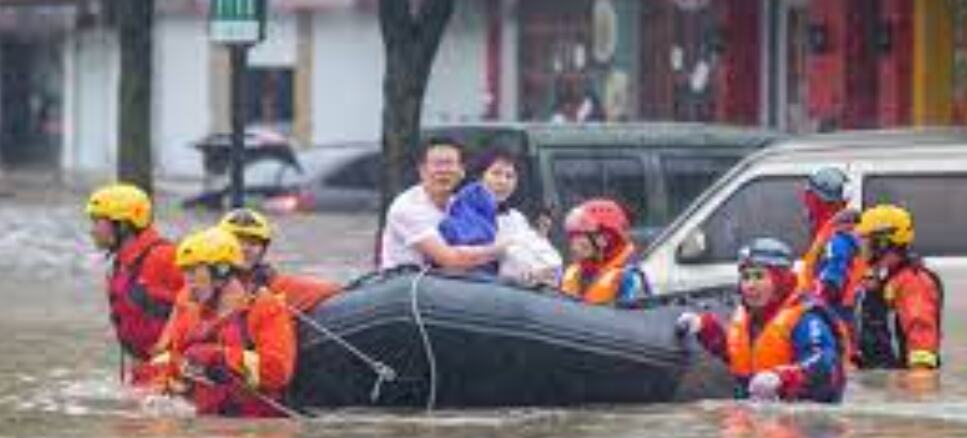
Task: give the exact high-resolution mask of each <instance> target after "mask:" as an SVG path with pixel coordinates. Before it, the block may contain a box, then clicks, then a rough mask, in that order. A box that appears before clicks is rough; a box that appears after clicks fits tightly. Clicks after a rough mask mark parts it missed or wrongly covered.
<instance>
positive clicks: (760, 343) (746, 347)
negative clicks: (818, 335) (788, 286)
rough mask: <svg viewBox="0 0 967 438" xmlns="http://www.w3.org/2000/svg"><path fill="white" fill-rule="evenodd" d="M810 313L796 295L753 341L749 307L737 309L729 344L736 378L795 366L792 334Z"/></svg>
mask: <svg viewBox="0 0 967 438" xmlns="http://www.w3.org/2000/svg"><path fill="white" fill-rule="evenodd" d="M807 309H808V308H807V306H805V305H803V304H802V303H801V302H800V300H799V295H798V294H795V293H794V294H792V295H791V296H790V297H789V298H788V299H787V300H786V301H785V302H784V303H783V304H782V306H781V307H780V308H779V310H778V311H777V312H776V314H775V315H774V316H773V317H772V319H770V320H769V321H768V322H767V323H766V325H765V327H763V328H762V331H761V332H759V335H758V337H756V339H755V340H753V339H751V337H750V328H751V321H750V317H749V313H748V312H747V311H746V310H745V306H739V307H737V308H736V309H735V313H733V315H732V323H731V324H730V325H729V330H728V333H727V340H726V342H727V345H728V358H729V369H730V371H731V372H732V375H734V376H738V377H750V376H752V375H753V374H755V373H757V372H759V371H765V370H771V369H774V368H776V367H778V366H783V365H791V364H793V362H795V350H794V347H793V345H792V331H793V329H794V328H795V327H796V324H798V323H799V319H800V318H802V315H803V314H804V313H805V312H806V310H807Z"/></svg>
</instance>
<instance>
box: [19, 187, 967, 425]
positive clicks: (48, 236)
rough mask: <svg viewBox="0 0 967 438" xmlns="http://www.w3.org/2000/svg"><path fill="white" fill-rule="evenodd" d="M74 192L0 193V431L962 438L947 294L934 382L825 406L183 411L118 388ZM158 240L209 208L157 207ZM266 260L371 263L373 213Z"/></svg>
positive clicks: (290, 230)
mask: <svg viewBox="0 0 967 438" xmlns="http://www.w3.org/2000/svg"><path fill="white" fill-rule="evenodd" d="M81 200H82V197H81V196H79V195H76V194H74V195H71V194H66V195H65V194H51V193H40V194H37V193H34V194H29V195H27V196H17V197H10V196H6V197H0V229H2V232H0V272H2V273H3V274H2V276H0V299H2V300H3V301H2V304H0V334H2V335H0V437H7V436H18V437H19V436H25V437H27V436H29V437H33V436H51V437H72V436H84V437H87V436H91V437H129V436H141V437H155V436H157V437H162V436H164V437H202V436H225V437H228V436H246V437H280V438H282V437H328V436H362V435H365V436H373V435H377V436H382V435H397V436H434V437H503V436H507V437H511V436H513V437H528V436H556V437H626V436H627V437H630V436H664V437H707V436H722V437H758V436H762V437H810V438H819V437H822V438H829V437H904V438H908V437H911V436H931V437H964V436H967V357H965V354H964V353H965V351H964V348H963V347H962V345H964V344H965V341H967V327H964V324H963V323H962V322H961V320H962V319H964V318H962V317H960V315H963V314H964V312H963V311H964V310H967V303H965V301H967V300H965V299H964V298H963V297H960V296H957V294H956V292H959V291H952V290H951V291H948V309H947V312H946V313H947V323H946V327H947V337H946V339H945V359H946V366H945V368H944V370H943V372H942V373H941V375H940V376H939V378H936V379H935V378H932V377H931V376H922V375H911V374H908V373H904V372H876V373H863V374H856V373H854V375H852V376H851V378H850V383H849V388H848V393H847V397H846V401H845V403H843V404H842V405H839V406H818V405H813V404H797V405H769V404H764V405H754V404H745V403H736V402H732V401H700V402H695V403H688V404H676V405H673V404H668V405H652V406H593V407H585V408H580V409H506V410H503V409H502V410H469V411H463V410H461V411H435V412H432V413H424V412H419V411H385V410H367V409H346V410H335V411H325V412H318V413H317V414H316V415H315V416H314V417H313V418H302V419H283V420H260V421H257V420H229V419H214V418H195V417H194V416H193V415H191V413H190V408H189V407H188V406H186V405H184V404H182V403H177V402H174V401H171V400H168V399H159V398H152V397H145V396H144V395H143V394H135V393H132V392H131V391H130V390H127V389H125V388H123V387H121V386H120V385H119V384H118V379H117V365H118V349H117V347H116V345H115V344H114V341H113V335H112V332H111V328H110V325H109V323H108V318H107V316H106V303H105V302H104V296H103V292H102V290H101V283H100V281H101V275H102V272H103V269H104V267H105V263H104V259H103V257H102V256H101V255H99V254H98V253H96V252H95V251H94V250H93V249H92V248H91V245H90V243H89V240H88V238H87V234H86V226H87V224H86V221H85V218H84V216H83V213H82V206H81ZM159 216H160V222H161V224H162V229H163V230H164V231H165V232H166V233H168V234H169V235H172V236H178V235H183V234H184V233H186V232H188V231H190V230H192V229H196V228H199V227H201V226H203V225H204V224H206V223H211V222H212V221H214V220H215V217H214V216H211V215H205V214H199V213H185V212H181V211H179V210H177V209H173V208H167V207H162V208H161V211H160V214H159ZM278 221H279V224H280V226H279V229H280V233H279V236H278V238H277V240H276V242H277V243H276V244H275V246H273V251H274V253H275V255H276V261H277V262H278V263H279V264H281V265H282V266H283V267H285V268H286V269H289V270H293V271H303V272H312V273H316V274H319V275H323V276H327V277H330V278H335V279H341V280H348V279H350V278H352V277H354V276H356V275H359V274H361V273H364V272H366V270H367V269H368V267H369V266H370V262H371V257H372V256H371V249H372V247H373V237H372V236H373V229H374V228H375V226H376V220H375V218H373V217H371V216H365V215H321V216H320V215H315V216H292V217H285V218H278Z"/></svg>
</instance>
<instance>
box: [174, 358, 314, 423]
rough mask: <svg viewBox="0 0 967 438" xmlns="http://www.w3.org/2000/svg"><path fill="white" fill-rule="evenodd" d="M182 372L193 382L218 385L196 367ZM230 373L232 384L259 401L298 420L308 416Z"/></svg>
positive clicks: (211, 385) (186, 368)
mask: <svg viewBox="0 0 967 438" xmlns="http://www.w3.org/2000/svg"><path fill="white" fill-rule="evenodd" d="M181 374H182V376H183V377H184V378H185V379H186V380H188V381H190V382H193V383H197V384H202V385H205V386H208V387H212V388H215V387H217V386H218V384H216V383H215V382H213V381H212V380H211V379H209V378H208V377H207V376H205V374H204V371H202V370H199V369H197V368H196V367H185V369H183V370H182V373H181ZM228 375H229V378H230V379H231V380H232V384H233V385H234V386H236V387H240V388H242V389H243V390H244V391H245V392H247V393H248V394H249V395H251V396H253V397H255V398H257V399H259V401H261V402H262V403H265V404H267V405H269V407H271V408H272V409H275V410H276V411H278V412H280V413H282V414H284V415H285V416H286V417H289V418H292V419H296V420H304V419H306V418H308V416H307V415H303V414H301V413H299V412H296V411H295V409H292V408H290V407H288V406H286V405H284V404H282V403H280V402H279V401H278V400H276V399H274V398H272V397H269V396H267V395H265V394H263V393H262V391H259V390H258V389H256V388H253V387H251V386H249V385H248V384H246V383H245V382H243V381H242V379H241V378H239V377H238V376H237V375H235V374H234V373H232V372H229V373H228Z"/></svg>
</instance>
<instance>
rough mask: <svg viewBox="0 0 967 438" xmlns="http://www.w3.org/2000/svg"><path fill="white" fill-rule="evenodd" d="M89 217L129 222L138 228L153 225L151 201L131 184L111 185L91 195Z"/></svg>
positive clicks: (88, 205) (88, 201)
mask: <svg viewBox="0 0 967 438" xmlns="http://www.w3.org/2000/svg"><path fill="white" fill-rule="evenodd" d="M87 215H88V216H91V217H94V218H105V219H110V220H112V221H119V222H121V221H127V222H130V223H131V224H132V225H134V226H135V227H136V228H144V227H147V226H148V224H149V223H151V199H150V198H148V194H147V193H144V191H143V190H141V189H139V188H137V187H135V186H133V185H131V184H123V183H120V184H111V185H108V186H105V187H102V188H100V189H98V190H97V191H95V192H94V193H92V194H91V197H90V198H88V200H87Z"/></svg>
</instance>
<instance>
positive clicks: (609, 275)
mask: <svg viewBox="0 0 967 438" xmlns="http://www.w3.org/2000/svg"><path fill="white" fill-rule="evenodd" d="M634 251H635V247H634V245H631V244H627V245H625V247H624V248H623V249H622V250H621V251H619V252H618V254H617V255H616V256H614V257H612V258H611V260H608V261H607V262H606V263H605V264H604V265H603V266H602V267H601V268H600V270H599V271H598V274H597V276H595V277H594V279H592V280H591V281H589V282H585V278H584V275H583V272H582V269H581V264H580V263H572V264H571V265H569V266H568V267H567V269H566V270H564V276H563V278H562V279H561V290H562V291H563V292H564V293H565V294H567V295H570V296H572V297H575V298H580V299H581V300H582V301H584V302H586V303H588V304H610V303H613V302H614V300H615V299H616V298H617V296H618V292H619V290H618V289H619V288H620V287H621V280H622V277H624V272H625V268H626V267H627V265H628V261H629V260H630V259H631V256H632V255H633V254H634Z"/></svg>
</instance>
